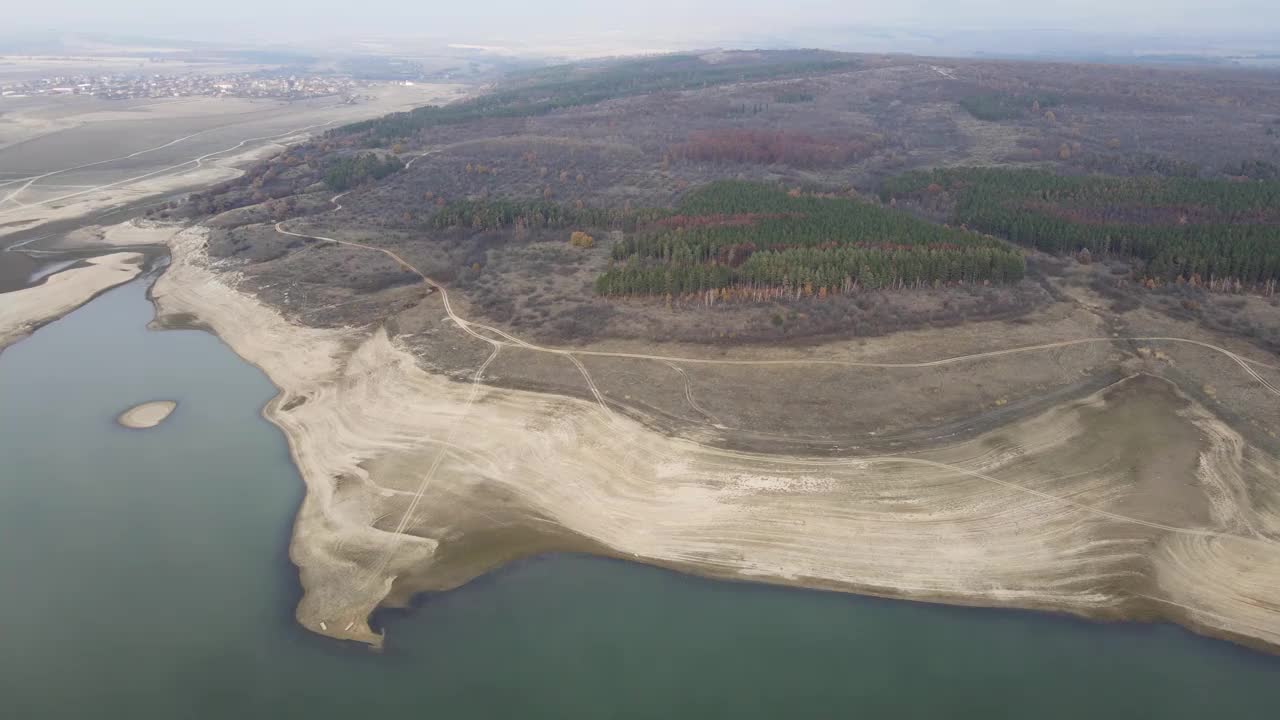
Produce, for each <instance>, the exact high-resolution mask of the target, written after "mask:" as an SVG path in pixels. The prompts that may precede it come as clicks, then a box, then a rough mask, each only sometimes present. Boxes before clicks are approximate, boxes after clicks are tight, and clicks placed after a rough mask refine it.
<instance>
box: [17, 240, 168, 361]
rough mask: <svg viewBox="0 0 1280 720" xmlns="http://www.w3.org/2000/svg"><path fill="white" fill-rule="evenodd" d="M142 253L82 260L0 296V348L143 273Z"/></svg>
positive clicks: (116, 254) (118, 254) (119, 254)
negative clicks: (41, 280)
mask: <svg viewBox="0 0 1280 720" xmlns="http://www.w3.org/2000/svg"><path fill="white" fill-rule="evenodd" d="M142 261H143V255H142V253H136V252H118V253H111V254H109V255H100V256H98V257H94V258H89V259H88V260H85V264H84V265H83V266H80V267H72V268H70V269H67V270H63V271H62V272H59V273H55V274H53V275H50V276H49V277H48V278H47V279H45V281H44V282H43V283H41V284H39V285H36V286H34V287H29V288H26V289H24V290H15V291H13V292H8V293H4V294H0V348H3V347H6V346H8V345H10V344H12V343H14V342H17V341H18V340H20V339H22V338H24V337H26V336H27V335H29V334H30V333H31V332H33V331H34V330H35V329H36V328H38V327H40V326H41V325H44V324H45V323H48V322H51V321H53V320H56V319H58V318H60V317H62V316H63V315H65V314H66V313H68V312H71V311H72V310H74V309H76V308H78V307H80V306H81V305H83V304H84V303H86V302H88V301H89V300H91V299H92V298H93V297H94V296H96V295H97V294H98V293H100V292H102V291H104V290H108V289H110V288H113V287H115V286H117V285H119V284H121V283H125V282H128V281H130V280H132V279H134V278H135V277H137V276H138V273H141V272H142Z"/></svg>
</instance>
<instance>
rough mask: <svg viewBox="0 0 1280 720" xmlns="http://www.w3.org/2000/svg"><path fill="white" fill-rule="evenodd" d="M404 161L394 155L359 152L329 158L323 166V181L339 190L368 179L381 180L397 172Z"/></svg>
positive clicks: (348, 188)
mask: <svg viewBox="0 0 1280 720" xmlns="http://www.w3.org/2000/svg"><path fill="white" fill-rule="evenodd" d="M403 167H404V162H403V161H401V160H400V158H398V157H396V156H394V155H386V156H380V155H378V154H376V153H360V154H358V155H348V156H346V157H340V158H336V159H334V160H331V161H330V162H329V163H328V165H327V166H326V167H325V173H324V182H325V184H326V185H328V186H329V187H330V188H332V189H334V190H338V191H340V192H342V191H346V190H350V189H351V188H353V187H356V186H357V185H360V184H361V183H364V182H366V181H370V180H381V179H382V178H384V177H386V176H388V175H390V174H391V173H394V172H399V171H400V169H401V168H403Z"/></svg>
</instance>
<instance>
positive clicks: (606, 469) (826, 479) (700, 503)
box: [153, 228, 1280, 649]
mask: <svg viewBox="0 0 1280 720" xmlns="http://www.w3.org/2000/svg"><path fill="white" fill-rule="evenodd" d="M203 243H204V231H203V230H202V229H199V228H194V229H191V230H188V231H184V232H183V233H180V234H179V235H177V236H175V238H174V240H173V242H172V245H171V247H172V258H173V261H172V265H171V266H170V268H169V270H168V271H167V272H166V273H165V274H164V275H163V276H162V277H161V278H160V280H159V281H158V282H157V283H156V286H155V288H154V290H153V296H154V298H155V300H156V303H157V306H158V310H159V313H160V314H161V316H162V317H163V316H164V315H182V316H184V317H196V318H198V319H199V320H200V321H201V322H202V323H205V324H207V325H208V326H209V327H210V328H211V329H212V330H213V331H214V332H216V333H217V334H218V335H219V336H220V337H221V338H222V339H223V340H224V341H226V342H227V343H228V344H229V345H230V346H231V347H232V348H233V349H234V350H235V351H236V352H237V353H238V354H240V355H241V356H242V357H244V358H245V359H246V360H248V361H249V362H252V363H253V364H255V365H257V366H258V367H260V368H261V369H263V370H264V371H265V372H266V373H267V375H268V376H269V377H270V378H271V379H272V381H273V382H274V383H275V384H276V385H277V386H278V387H279V388H280V394H279V396H277V397H276V398H275V399H274V400H273V401H272V402H271V403H270V404H269V405H268V406H267V408H266V410H265V411H264V412H265V414H266V416H267V417H268V418H269V419H270V420H271V421H272V422H274V423H275V424H277V425H278V426H279V427H281V428H282V429H283V431H284V432H285V434H286V436H287V437H288V440H289V444H290V448H291V451H292V454H293V458H294V460H295V462H296V463H297V465H298V468H299V470H300V472H301V475H302V477H303V478H304V481H305V482H306V486H307V488H306V489H307V492H306V497H305V500H304V501H303V505H302V507H301V509H300V511H299V514H298V516H297V519H296V522H295V526H294V534H293V540H292V543H291V546H290V554H291V557H292V559H293V561H294V562H295V563H296V564H297V565H298V567H299V568H300V574H301V580H302V585H303V588H304V591H305V594H304V597H303V599H302V601H301V602H300V604H299V606H298V608H297V617H298V620H299V621H300V622H301V623H302V624H303V625H304V626H306V627H308V628H310V629H311V630H313V631H315V632H319V633H322V634H326V635H329V636H332V637H336V638H343V639H353V640H360V641H364V642H368V643H371V644H375V645H376V644H380V643H381V638H380V637H379V636H378V635H377V634H375V633H373V632H372V631H371V630H370V629H369V626H368V624H367V619H368V617H369V614H370V612H372V611H373V610H374V609H375V608H376V607H377V606H378V605H380V604H386V603H391V604H395V603H402V602H404V601H405V599H406V598H407V597H408V596H410V595H411V594H412V593H413V592H417V591H423V590H430V589H444V588H449V587H454V586H457V585H458V584H461V583H463V582H465V581H467V580H468V579H470V578H471V577H474V576H475V575H476V574H478V573H481V572H484V571H486V570H488V569H490V568H492V567H493V566H494V565H495V564H499V563H501V562H503V561H505V560H508V559H510V558H512V557H517V556H520V555H522V554H528V553H532V552H538V551H544V550H555V549H568V550H583V549H585V550H590V551H593V552H598V553H602V554H608V555H612V556H617V557H623V558H629V559H633V560H636V561H639V562H647V563H652V564H657V565H664V566H668V567H676V568H680V569H683V570H687V571H690V572H696V573H700V574H706V575H712V576H716V577H725V578H733V579H742V580H754V581H764V582H774V583H784V584H794V585H803V586H809V587H821V588H829V589H836V590H844V591H852V592H860V593H867V594H876V595H884V596H897V597H910V598H916V599H928V600H938V601H944V602H952V603H958V604H973V605H991V606H1006V607H1024V608H1036V609H1050V610H1059V611H1066V612H1072V613H1076V614H1080V615H1086V616H1091V617H1100V618H1132V617H1137V618H1148V619H1149V618H1168V619H1172V620H1175V621H1178V622H1181V623H1183V624H1186V625H1188V626H1190V627H1193V628H1196V629H1198V630H1200V631H1203V632H1206V633H1210V634H1214V635H1219V636H1223V637H1229V638H1232V639H1236V640H1241V641H1244V642H1249V643H1251V644H1254V645H1257V646H1260V647H1267V648H1271V649H1275V648H1280V544H1278V543H1277V539H1278V538H1280V512H1278V511H1277V509H1278V508H1280V461H1277V459H1276V458H1274V457H1271V456H1269V455H1266V454H1264V453H1262V452H1260V451H1257V450H1256V449H1254V448H1252V447H1250V446H1248V445H1247V443H1245V442H1244V440H1243V439H1242V437H1241V436H1240V435H1239V434H1238V433H1236V432H1235V431H1233V430H1232V429H1231V428H1230V427H1228V426H1227V425H1225V424H1223V423H1222V422H1220V421H1219V420H1217V419H1216V418H1215V417H1213V416H1212V415H1211V414H1210V413H1208V412H1207V411H1206V410H1205V409H1204V408H1202V407H1200V406H1199V405H1198V404H1196V403H1195V402H1194V401H1192V400H1191V399H1189V398H1187V397H1185V396H1183V395H1182V394H1181V393H1180V392H1179V391H1178V390H1177V389H1176V387H1174V386H1173V385H1172V383H1169V382H1167V381H1165V380H1162V379H1158V378H1155V377H1151V376H1148V375H1145V374H1142V373H1135V374H1134V375H1133V376H1131V377H1130V378H1128V379H1126V380H1124V381H1122V382H1120V383H1117V384H1116V385H1113V386H1111V387H1108V388H1106V389H1104V390H1103V391H1102V392H1099V393H1096V394H1095V395H1093V396H1090V397H1087V398H1084V399H1082V400H1078V401H1074V402H1070V403H1066V404H1063V405H1061V406H1059V407H1054V408H1051V409H1048V410H1046V411H1045V412H1043V413H1041V414H1040V415H1037V416H1034V417H1031V418H1029V419H1027V420H1024V421H1022V422H1020V423H1018V424H1017V425H1016V426H1010V427H1007V428H1004V429H1002V430H1001V431H1000V432H991V433H986V434H984V435H982V436H980V437H977V438H974V439H972V440H969V441H965V442H958V443H954V444H951V445H942V446H939V447H936V448H928V449H925V450H923V451H920V452H917V453H914V454H910V455H902V456H887V457H886V456H880V457H852V458H839V457H835V458H806V457H785V456H762V455H758V454H752V453H741V452H732V451H728V450H723V449H718V448H715V447H710V446H706V445H701V444H698V443H696V442H693V441H690V440H686V439H682V438H679V437H671V436H668V435H664V434H661V433H658V432H654V431H652V430H650V429H648V428H646V427H645V426H643V425H641V424H640V423H639V422H636V421H635V420H632V419H629V418H627V417H624V416H621V415H619V414H618V413H616V412H612V411H610V410H609V409H608V408H605V407H603V406H601V405H598V404H595V403H591V402H587V401H582V400H576V399H570V398H562V397H556V396H548V395H541V394H537V393H533V392H523V391H515V390H501V389H494V388H490V387H486V386H483V385H478V384H475V385H473V384H470V383H465V382H455V381H451V380H449V379H447V378H444V377H441V376H438V375H433V374H430V373H428V372H425V371H424V370H423V369H422V368H421V366H420V365H419V363H418V362H417V360H416V359H415V358H414V357H413V356H412V355H411V354H410V353H409V352H408V351H406V350H405V349H404V348H403V347H401V346H399V345H398V344H397V343H395V342H394V341H392V340H391V339H389V338H388V337H387V335H386V334H385V333H384V332H382V331H373V332H365V331H357V330H329V329H317V328H310V327H303V326H299V325H297V324H294V323H292V322H290V321H289V320H287V319H286V318H284V317H283V316H281V314H280V313H279V312H278V311H276V310H275V309H273V308H270V307H268V306H266V305H264V304H262V303H260V302H259V301H257V300H256V299H255V298H253V297H252V296H250V295H248V294H246V293H242V292H240V291H238V290H237V289H236V283H237V277H236V275H235V273H234V272H232V271H229V270H226V269H219V268H217V267H213V266H211V265H210V262H209V260H208V258H207V257H206V256H205V254H204V249H203ZM457 334H458V342H466V341H467V339H466V337H465V336H464V335H463V334H462V332H461V331H457ZM501 352H502V353H504V354H505V353H518V352H522V351H521V350H519V349H518V348H504V349H502V351H501ZM570 371H572V368H570ZM1169 448H1176V452H1175V451H1173V450H1169ZM1156 490H1158V492H1155V491H1156ZM1170 497H1174V498H1175V499H1176V502H1171V501H1170Z"/></svg>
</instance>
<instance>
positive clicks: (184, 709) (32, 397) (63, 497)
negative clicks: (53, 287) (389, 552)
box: [0, 281, 1280, 720]
mask: <svg viewBox="0 0 1280 720" xmlns="http://www.w3.org/2000/svg"><path fill="white" fill-rule="evenodd" d="M145 292H146V282H145V281H139V282H133V283H130V284H128V285H125V286H123V287H121V288H118V289H116V290H113V291H111V292H108V293H105V294H104V295H102V296H100V297H99V298H98V299H96V300H94V301H93V302H91V303H90V304H88V305H86V306H85V307H83V308H81V309H80V310H78V311H76V312H74V313H72V314H71V315H68V316H67V317H65V318H63V319H62V320H59V321H57V322H55V323H52V324H50V325H48V326H46V327H45V328H43V329H41V330H39V331H38V332H36V333H35V334H34V335H33V336H32V337H30V338H28V339H26V340H24V341H22V342H20V343H18V344H16V345H13V346H11V347H10V348H8V349H7V350H5V351H4V352H3V353H0V716H2V717H6V718H15V719H18V718H21V719H23V720H25V719H27V718H111V719H113V720H114V719H117V718H118V719H121V720H124V719H126V718H127V719H129V720H135V719H139V720H140V719H148V720H149V719H152V718H154V719H157V720H161V719H162V720H171V719H174V718H184V719H185V718H235V717H239V718H259V717H262V718H276V717H306V718H342V719H344V720H349V719H350V718H357V717H371V718H374V717H404V716H412V717H430V716H436V717H445V718H506V717H522V718H779V717H788V718H792V717H804V718H831V717H857V718H941V717H946V718H972V719H974V720H979V719H981V720H990V719H991V718H1005V717H1017V718H1022V717H1026V718H1038V719H1051V718H1052V719H1056V718H1062V719H1064V720H1066V719H1071V720H1079V719H1080V718H1124V719H1125V720H1129V719H1131V718H1138V717H1159V718H1196V719H1197V720H1201V719H1203V718H1205V717H1224V718H1234V719H1249V718H1273V717H1276V716H1277V713H1278V712H1280V710H1277V708H1280V658H1276V657H1272V656H1268V655H1263V654H1260V653H1256V652H1253V651H1249V650H1245V649H1243V648H1239V647H1236V646H1234V645H1231V644H1229V643H1226V642H1221V641H1216V640H1209V639H1205V638H1201V637H1198V636H1196V635H1193V634H1191V633H1189V632H1187V631H1184V630H1182V629H1180V628H1177V627H1175V626H1172V625H1165V624H1158V625H1138V624H1111V625H1103V624H1096V623H1091V622H1085V621H1080V620H1075V619H1069V618H1063V617H1057V616H1051V615H1046V614H1040V613H1031V612H1012V611H997V610H981V609H969V608H954V607H945V606H937V605H927V604H920V603H910V602H897V601H885V600H875V599H867V598H859V597H853V596H848V595H840V594H834V593H822V592H808V591H801V590H794V589H784V588H772V587H763V586H755V585H746V584H735V583H724V582H714V581H708V580H700V579H697V578H691V577H686V576H682V575H679V574H676V573H672V572H668V571H664V570H657V569H653V568H649V567H644V566H639V565H633V564H627V563H622V562H617V561H611V560H600V559H593V558H587V557H580V556H549V557H540V558H534V559H530V560H527V561H524V562H521V563H517V564H515V565H513V566H510V567H508V568H505V569H503V570H500V571H498V572H496V573H493V574H491V575H489V576H486V577H483V578H480V579H479V580H476V581H475V582H473V583H471V584H469V585H467V586H465V587H463V588H462V589H459V590H457V591H454V592H450V593H442V594H436V595H431V596H428V597H425V598H423V599H422V600H421V602H420V604H419V607H417V608H416V609H414V610H413V611H410V612H385V613H382V614H380V615H379V616H378V617H376V618H375V621H376V625H377V626H379V627H381V628H384V629H385V630H386V631H387V638H388V642H387V650H386V652H384V653H383V654H374V653H371V652H369V651H367V650H365V649H364V648H363V647H353V646H348V645H343V644H340V643H336V642H334V641H330V640H327V639H324V638H320V637H317V636H314V635H311V634H310V633H308V632H306V631H304V630H302V629H301V628H300V627H298V626H297V625H296V624H295V623H294V621H293V607H294V604H295V603H296V602H297V599H298V596H299V592H300V591H299V588H298V585H297V573H296V570H295V569H294V568H293V566H292V565H291V564H290V563H289V561H288V557H287V545H288V541H289V535H290V529H291V524H292V519H293V515H294V513H295V511H296V509H297V506H298V504H299V502H300V500H301V496H302V482H301V480H300V479H299V477H298V475H297V472H296V471H295V469H294V468H293V466H292V464H291V463H290V460H289V453H288V449H287V447H286V443H285V439H284V437H283V436H282V434H281V433H280V432H279V431H278V430H277V429H276V428H275V427H273V426H272V425H270V424H269V423H267V422H266V421H265V420H263V419H262V417H261V416H260V414H259V412H260V409H261V408H262V406H263V405H264V404H265V403H266V402H267V400H268V399H270V397H271V396H272V395H273V394H274V388H273V387H272V385H271V383H270V382H269V381H268V380H267V378H266V377H265V376H263V375H262V373H261V372H259V371H258V370H257V369H256V368H254V367H252V366H250V365H248V364H246V363H244V362H243V361H241V360H240V359H239V358H238V357H237V356H236V355H235V354H234V353H232V352H231V351H230V350H229V349H227V348H226V347H225V346H224V345H222V344H221V343H220V342H219V341H218V339H217V338H215V337H213V336H211V335H209V334H206V333H203V332H199V331H185V330H184V331H165V332H153V331H150V330H147V329H146V325H147V323H148V322H149V321H150V320H151V318H152V315H153V311H152V307H151V305H150V303H149V302H148V301H147V299H146V296H145ZM0 302H3V296H2V295H0ZM154 398H167V399H172V400H174V401H176V402H177V409H176V410H175V411H174V413H173V415H172V416H170V417H169V418H168V420H166V421H165V422H164V423H162V424H161V425H159V426H158V427H155V428H153V429H149V430H145V431H131V430H128V429H125V428H123V427H120V426H119V425H118V424H117V423H116V421H115V418H116V417H117V416H118V415H119V414H120V413H121V412H122V411H124V410H125V409H127V408H129V407H131V406H133V405H136V404H138V403H140V402H143V401H146V400H150V399H154ZM392 713H395V715H392ZM410 713H411V715H408V714H410Z"/></svg>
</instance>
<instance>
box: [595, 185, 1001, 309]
mask: <svg viewBox="0 0 1280 720" xmlns="http://www.w3.org/2000/svg"><path fill="white" fill-rule="evenodd" d="M613 257H614V262H613V264H612V266H611V267H610V268H609V269H608V270H607V271H606V272H605V273H604V274H603V275H601V276H600V278H599V280H598V281H597V283H596V290H597V292H599V293H601V294H605V295H627V294H649V295H681V294H687V293H700V292H701V293H706V292H710V293H711V294H712V296H714V297H716V298H726V299H767V298H773V297H783V296H796V297H805V296H810V295H817V296H827V295H831V294H841V293H848V292H852V291H854V290H855V289H857V288H869V289H876V288H882V287H894V288H900V287H919V286H921V285H938V284H954V283H984V282H1010V281H1015V280H1019V279H1021V278H1022V275H1023V272H1024V270H1025V263H1024V260H1023V257H1022V253H1020V252H1019V251H1017V250H1016V249H1014V248H1011V247H1009V246H1008V245H1006V244H1005V243H1003V242H1001V241H999V240H996V239H994V238H991V237H987V236H983V235H980V234H978V233H974V232H967V231H962V230H955V229H952V228H947V227H942V226H939V225H934V224H931V223H927V222H924V221H922V220H918V219H916V218H913V217H911V216H910V215H907V214H906V213H902V212H897V211H894V210H890V209H887V208H883V207H880V206H877V205H872V204H868V203H864V202H859V201H855V200H850V199H848V198H836V197H818V196H813V195H802V194H798V193H788V192H786V191H784V190H781V189H778V188H775V187H771V186H768V185H763V184H758V183H750V182H739V181H722V182H716V183H712V184H710V185H708V186H706V187H704V188H701V189H699V190H697V191H695V192H693V193H691V194H690V195H689V196H688V197H687V198H686V199H685V200H684V201H683V202H682V203H681V205H680V207H679V208H678V209H677V211H676V214H674V215H672V216H671V217H668V218H665V219H663V220H660V221H658V222H657V223H656V224H655V227H654V228H652V229H650V230H647V231H642V232H640V233H638V234H636V235H634V236H632V237H630V238H628V239H626V240H624V241H623V242H622V243H620V244H618V245H616V246H615V247H614V251H613Z"/></svg>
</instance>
